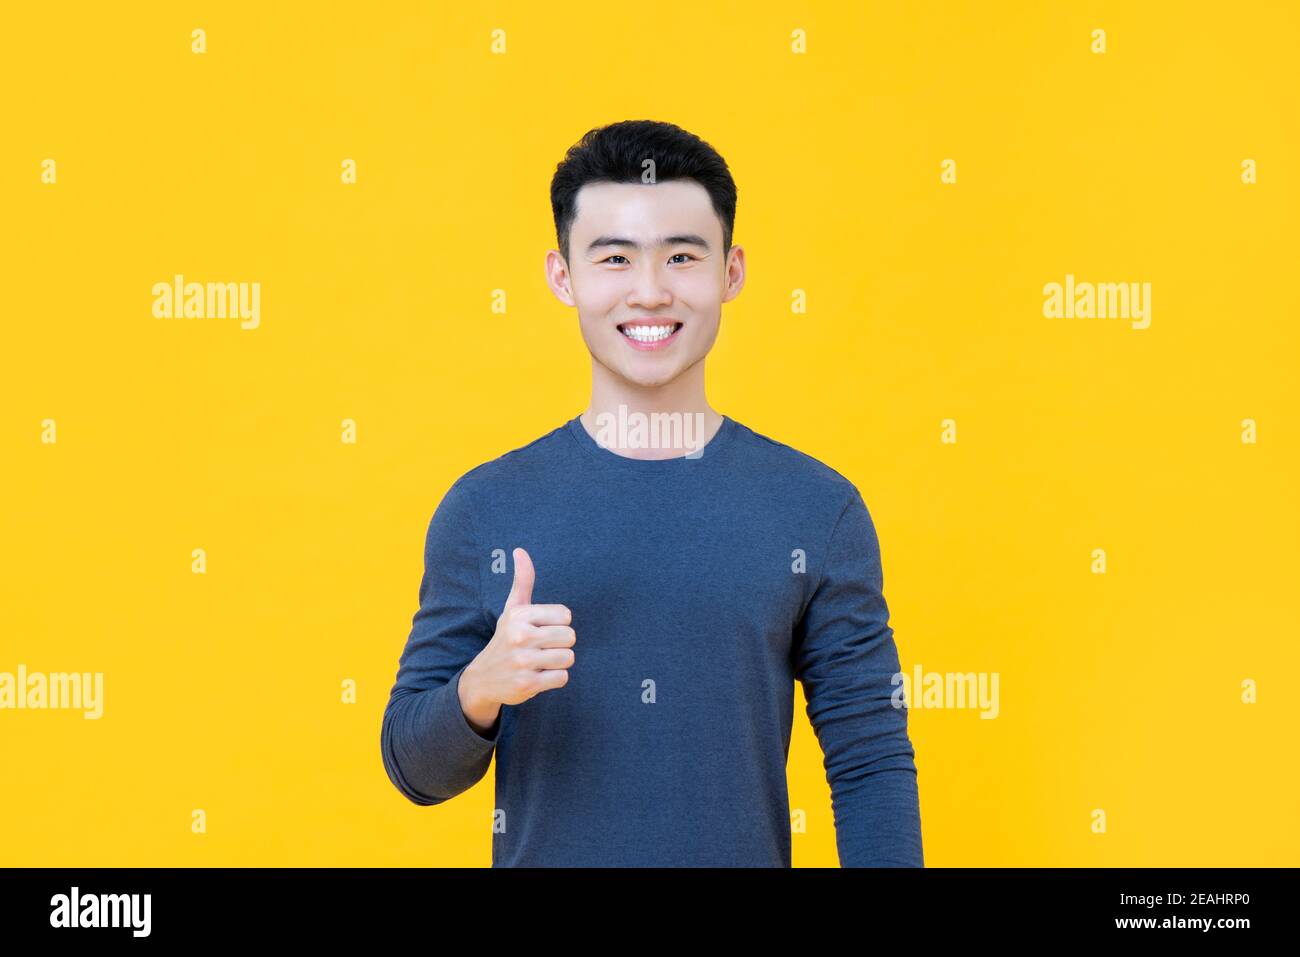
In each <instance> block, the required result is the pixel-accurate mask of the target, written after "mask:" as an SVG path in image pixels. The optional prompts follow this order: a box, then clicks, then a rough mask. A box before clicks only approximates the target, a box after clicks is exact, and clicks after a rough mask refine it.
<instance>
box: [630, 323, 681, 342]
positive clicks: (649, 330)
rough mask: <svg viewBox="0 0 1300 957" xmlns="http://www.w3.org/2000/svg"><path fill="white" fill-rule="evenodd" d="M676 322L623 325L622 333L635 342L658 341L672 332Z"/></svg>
mask: <svg viewBox="0 0 1300 957" xmlns="http://www.w3.org/2000/svg"><path fill="white" fill-rule="evenodd" d="M675 328H676V324H674V325H671V326H625V327H624V329H623V335H625V336H627V337H628V338H629V339H635V340H636V341H637V342H658V341H659V340H661V339H667V338H668V337H669V336H671V335H672V334H673V330H674V329H675Z"/></svg>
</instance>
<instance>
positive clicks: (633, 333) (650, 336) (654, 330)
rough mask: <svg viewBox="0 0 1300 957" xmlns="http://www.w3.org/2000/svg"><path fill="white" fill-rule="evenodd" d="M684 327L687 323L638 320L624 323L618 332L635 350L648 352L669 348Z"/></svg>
mask: <svg viewBox="0 0 1300 957" xmlns="http://www.w3.org/2000/svg"><path fill="white" fill-rule="evenodd" d="M684 325H685V323H682V322H673V321H672V320H668V319H665V320H663V321H660V322H648V321H640V320H638V321H636V322H625V323H623V324H622V325H620V326H619V327H618V331H619V332H620V333H621V334H622V336H623V338H624V339H625V340H627V344H628V345H630V346H631V347H632V348H633V349H639V350H641V351H642V352H647V351H653V350H656V349H663V348H665V347H667V345H668V344H669V343H671V342H672V341H673V340H674V339H676V338H677V333H679V332H681V330H682V327H683V326H684Z"/></svg>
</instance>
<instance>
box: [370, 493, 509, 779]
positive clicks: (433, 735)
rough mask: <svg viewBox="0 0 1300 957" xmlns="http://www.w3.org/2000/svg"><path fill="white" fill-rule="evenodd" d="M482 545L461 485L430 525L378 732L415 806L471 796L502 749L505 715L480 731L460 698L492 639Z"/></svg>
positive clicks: (387, 761) (387, 762) (391, 768)
mask: <svg viewBox="0 0 1300 957" xmlns="http://www.w3.org/2000/svg"><path fill="white" fill-rule="evenodd" d="M478 547H479V546H478V541H477V534H476V529H475V518H474V511H473V503H472V501H471V499H470V497H469V493H468V490H467V489H466V488H465V485H464V483H463V480H458V481H457V482H456V483H455V484H453V485H452V487H451V488H450V489H449V490H448V491H447V494H446V495H445V496H444V497H443V499H442V502H441V503H440V504H439V505H438V508H437V510H436V511H435V512H434V514H433V518H432V520H431V521H430V522H429V529H428V533H427V535H426V537H425V546H424V576H423V578H422V579H421V582H420V607H419V610H418V611H417V612H416V613H415V617H414V619H413V620H412V623H411V632H410V635H409V637H408V638H407V640H406V648H405V649H404V650H403V652H402V656H401V659H400V662H399V665H398V671H397V680H396V683H395V684H394V685H393V689H392V693H391V695H390V696H389V700H388V705H387V707H386V708H385V710H384V719H383V727H382V731H381V734H380V749H381V751H382V754H383V761H384V770H385V771H387V773H388V777H389V779H390V780H391V781H392V782H393V784H394V786H395V787H396V788H397V789H398V790H399V791H401V792H402V794H403V795H405V796H406V798H407V799H408V800H410V801H411V802H412V803H414V804H419V805H430V804H440V803H442V802H443V801H446V800H448V799H449V798H453V797H455V796H456V795H457V794H460V793H461V792H462V791H465V790H468V789H469V788H470V787H471V786H473V785H474V784H476V783H478V782H479V781H480V780H481V779H482V778H483V776H484V775H485V774H486V773H487V769H488V766H489V765H490V764H491V762H492V751H493V749H494V748H495V747H496V741H497V735H498V732H499V730H500V723H501V721H500V712H499V711H498V713H497V718H496V720H495V722H494V724H493V725H492V727H491V728H490V729H488V730H487V731H486V733H481V732H480V731H478V730H476V729H475V727H474V726H473V725H472V724H471V723H470V721H469V719H468V718H467V717H466V709H465V707H464V706H463V705H462V699H461V690H462V689H461V687H460V682H461V677H462V675H463V673H464V670H465V667H466V666H467V665H468V664H469V663H470V662H471V661H473V659H474V658H475V656H477V655H478V653H479V652H480V651H482V650H483V647H484V646H485V645H486V644H487V643H488V641H489V640H491V638H492V633H493V628H492V626H491V624H490V622H489V620H488V617H487V614H486V613H485V611H484V609H483V605H482V601H481V591H480V587H481V586H480V580H479V561H480V558H479V551H478ZM466 690H467V692H468V689H466ZM474 710H477V709H474ZM484 713H486V712H484Z"/></svg>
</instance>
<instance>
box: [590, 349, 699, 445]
mask: <svg viewBox="0 0 1300 957" xmlns="http://www.w3.org/2000/svg"><path fill="white" fill-rule="evenodd" d="M620 407H622V408H621V411H620ZM655 413H661V414H662V413H669V414H671V413H679V414H680V415H681V422H682V431H681V432H680V433H677V432H674V431H673V430H665V432H666V435H665V436H661V437H660V439H659V445H658V446H657V447H656V446H655V445H654V444H651V445H649V446H645V445H642V444H640V440H639V438H638V433H637V432H636V431H635V429H636V427H637V425H638V422H640V423H643V425H644V427H643V429H642V431H641V433H640V436H641V439H643V440H645V441H649V442H651V443H653V442H654V439H653V436H654V431H653V430H652V428H651V423H652V422H654V421H656V420H654V419H652V418H651V416H652V415H653V414H655ZM580 419H581V421H582V426H583V428H585V429H586V430H587V433H588V434H589V435H591V436H592V437H593V438H596V439H597V440H599V441H602V444H604V445H605V446H606V447H607V448H609V449H610V451H613V452H616V453H617V454H619V455H625V456H627V457H629V458H636V459H671V458H679V457H680V456H682V455H683V454H685V453H687V452H690V451H692V450H693V449H695V448H699V447H702V446H704V445H707V444H708V442H709V440H710V439H712V438H713V436H714V435H715V434H716V433H717V431H718V429H719V428H721V426H722V415H721V414H720V413H719V412H718V411H717V410H715V409H714V408H713V407H712V406H711V405H709V401H708V398H707V397H706V396H705V394H704V360H703V359H701V360H700V361H699V362H697V363H696V364H695V365H693V366H691V368H689V369H687V370H686V371H685V372H683V373H682V374H681V375H679V376H677V378H675V379H673V380H672V381H671V382H666V383H664V384H663V385H659V386H643V385H638V384H637V383H635V382H628V381H627V380H626V379H624V378H622V377H621V376H615V375H614V374H613V373H612V372H610V370H609V369H607V368H605V367H604V366H603V365H601V364H600V363H598V362H596V360H595V359H594V358H593V359H592V377H591V402H590V403H589V404H588V405H587V408H586V409H584V410H583V412H582V415H581V416H580ZM621 421H626V422H627V423H628V430H627V433H626V434H625V435H624V434H620V430H619V429H618V423H619V422H621ZM658 421H660V422H665V421H666V420H658ZM606 423H612V424H613V429H612V430H609V429H607V430H606V431H605V432H604V433H601V434H598V432H599V430H600V429H601V426H602V424H606ZM678 435H680V436H682V437H684V441H685V442H686V443H687V444H686V445H685V446H684V447H683V445H682V443H681V442H680V441H675V442H673V443H672V444H671V447H667V446H665V445H664V443H665V442H667V440H668V439H670V438H672V437H674V436H678ZM606 440H607V441H606Z"/></svg>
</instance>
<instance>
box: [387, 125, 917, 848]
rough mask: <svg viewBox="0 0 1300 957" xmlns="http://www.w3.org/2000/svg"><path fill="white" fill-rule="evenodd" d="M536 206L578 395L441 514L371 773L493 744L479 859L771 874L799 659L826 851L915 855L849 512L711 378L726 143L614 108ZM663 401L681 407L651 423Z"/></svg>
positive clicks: (462, 776)
mask: <svg viewBox="0 0 1300 957" xmlns="http://www.w3.org/2000/svg"><path fill="white" fill-rule="evenodd" d="M551 204H552V207H553V210H554V214H555V226H556V233H557V238H558V245H559V249H558V250H552V251H551V252H550V253H548V255H547V258H546V271H547V281H548V283H549V284H550V287H551V289H552V291H553V292H554V293H555V295H556V296H557V297H558V298H559V299H560V301H562V302H563V303H565V305H569V306H576V307H577V310H578V321H579V324H580V326H581V329H582V336H583V339H584V340H585V342H586V345H587V348H588V350H589V351H590V353H591V357H592V364H591V368H592V386H591V403H590V405H588V407H587V408H586V409H585V410H584V411H583V412H582V413H581V414H580V415H577V416H575V417H574V418H573V419H570V420H569V421H568V422H566V423H565V424H563V425H561V426H559V427H557V428H556V429H554V430H552V431H551V432H548V433H547V434H546V435H543V436H541V437H540V438H538V439H536V440H534V441H533V442H530V443H529V444H527V445H524V446H522V447H521V448H517V449H514V450H512V451H510V452H507V453H505V454H504V455H502V456H500V457H499V458H496V459H494V460H492V461H490V462H487V463H485V464H483V465H480V466H478V467H477V468H474V469H472V470H470V471H469V472H466V473H465V474H464V475H462V476H461V477H460V478H459V479H457V480H456V482H455V483H454V484H453V485H452V487H451V488H450V490H448V492H447V494H446V496H445V497H444V498H443V500H442V502H441V503H440V504H439V506H438V508H437V510H436V511H435V513H434V515H433V518H432V521H431V522H430V524H429V529H428V535H427V539H426V542H425V553H424V560H425V566H424V569H425V570H424V576H423V579H422V581H421V584H420V608H419V611H418V612H416V614H415V617H414V620H413V624H412V629H411V633H410V636H409V638H408V639H407V642H406V648H405V650H404V652H403V654H402V657H401V661H400V664H399V668H398V672H397V680H396V684H395V685H394V687H393V689H392V695H391V698H390V699H389V702H388V707H387V709H386V711H385V713H384V720H383V730H382V734H381V748H382V752H383V761H384V767H385V769H386V771H387V772H388V776H389V778H390V779H391V780H392V782H393V784H394V785H395V786H396V787H397V788H398V790H399V791H401V793H402V794H404V795H405V796H406V797H407V798H408V799H410V800H411V801H412V802H414V803H415V804H420V805H429V804H439V803H441V802H443V801H446V800H448V799H450V798H453V797H455V796H456V795H457V794H460V793H461V792H463V791H465V790H466V789H467V788H469V787H470V786H472V785H473V784H475V783H476V782H478V781H479V780H480V779H481V778H482V777H483V776H484V774H485V773H486V772H487V769H488V765H489V764H490V762H491V758H492V754H493V752H494V750H495V753H496V758H497V769H496V805H495V807H496V811H495V814H494V816H493V827H492V864H493V866H494V867H501V866H515V865H523V866H543V865H544V866H624V865H630V866H705V865H712V866H778V867H789V866H790V862H791V822H790V809H789V798H788V793H787V790H786V759H787V756H788V754H789V747H790V731H791V722H792V719H793V701H794V682H795V681H796V680H798V681H800V682H801V683H802V684H803V688H804V693H805V697H806V698H807V701H808V707H807V713H808V717H809V719H810V721H811V722H812V725H813V728H814V730H815V732H816V734H817V738H818V741H819V743H820V745H821V748H822V751H823V754H824V764H825V768H826V775H827V779H828V781H829V783H830V789H831V801H832V807H833V811H834V819H835V837H836V844H837V848H838V851H839V858H840V863H841V864H842V865H843V866H846V867H847V866H863V865H881V866H923V861H922V851H921V827H920V812H919V805H918V799H917V783H916V777H917V775H916V765H915V762H914V753H913V749H912V745H911V741H910V739H909V737H908V733H907V711H906V709H905V708H898V707H894V706H893V704H892V702H891V696H892V694H893V692H894V687H895V686H894V683H893V681H892V678H893V676H894V675H895V674H897V673H898V672H899V670H900V669H899V661H898V652H897V649H896V647H895V644H894V639H893V631H892V629H891V628H890V626H889V624H888V620H889V612H888V609H887V607H886V604H885V600H884V597H883V595H882V593H881V588H882V577H881V564H880V552H879V545H878V542H877V538H876V533H875V528H874V526H873V524H872V521H871V518H870V516H869V514H868V512H867V508H866V505H865V504H864V502H863V499H862V497H861V495H860V494H859V493H858V490H857V488H856V487H855V486H854V485H853V483H851V482H850V481H849V480H848V479H846V478H845V477H844V476H842V475H840V474H839V473H838V472H836V471H834V470H833V469H831V468H829V467H828V466H826V465H824V464H822V463H821V462H819V461H817V460H816V459H813V458H811V457H810V456H807V455H805V454H803V453H801V452H798V451H796V450H795V449H793V448H791V447H790V446H787V445H783V444H781V443H780V442H776V441H774V440H772V439H770V438H767V437H766V436H763V435H760V434H758V433H757V432H754V431H752V430H750V429H749V428H747V427H745V426H744V425H742V424H741V423H739V422H737V421H736V420H735V419H732V418H730V417H729V416H726V415H721V414H720V413H718V412H717V411H715V410H714V409H713V408H712V407H711V406H710V405H709V403H708V400H707V399H706V398H705V389H704V360H705V357H706V355H707V354H708V352H709V349H710V348H711V347H712V345H713V343H714V340H715V339H716V338H717V335H718V324H719V321H720V318H721V312H722V308H721V307H722V304H723V303H724V302H729V301H730V300H732V299H734V298H735V296H736V295H737V294H738V293H739V292H740V289H741V287H742V286H743V284H744V279H745V257H744V251H743V250H742V249H741V248H740V247H739V246H733V245H732V244H731V237H732V229H733V224H734V221H735V210H736V187H735V184H734V183H733V181H732V178H731V173H730V172H729V170H728V169H727V165H726V163H725V162H724V161H723V159H722V157H720V156H719V155H718V154H717V153H716V152H715V151H714V150H713V149H712V147H710V146H709V145H708V144H707V143H705V142H703V141H702V140H700V139H699V138H698V137H696V136H693V135H692V134H690V133H688V132H686V131H685V130H682V129H680V128H678V127H676V126H673V125H671V124H667V123H656V122H650V121H628V122H623V123H616V124H613V125H611V126H607V127H604V128H601V129H597V130H592V131H591V132H589V133H588V134H587V135H586V136H585V137H584V138H583V139H582V141H581V142H579V143H578V144H577V145H576V146H574V147H573V148H571V149H570V150H569V152H568V155H567V156H566V157H565V159H564V160H563V162H561V163H560V165H559V167H558V168H557V169H556V172H555V176H554V179H553V180H552V182H551ZM660 414H675V416H676V418H675V419H673V420H672V424H674V425H680V426H681V428H680V429H669V430H668V432H669V435H670V438H669V441H667V442H664V441H647V440H652V439H654V438H655V436H656V431H655V430H654V429H653V426H654V425H655V424H663V421H664V418H665V417H664V416H661V415H660ZM656 417H658V418H656ZM647 420H651V421H649V422H647ZM647 426H650V427H647ZM683 452H685V454H682V453H683ZM510 560H512V561H513V569H512V568H511V567H510V565H511V561H510Z"/></svg>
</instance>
